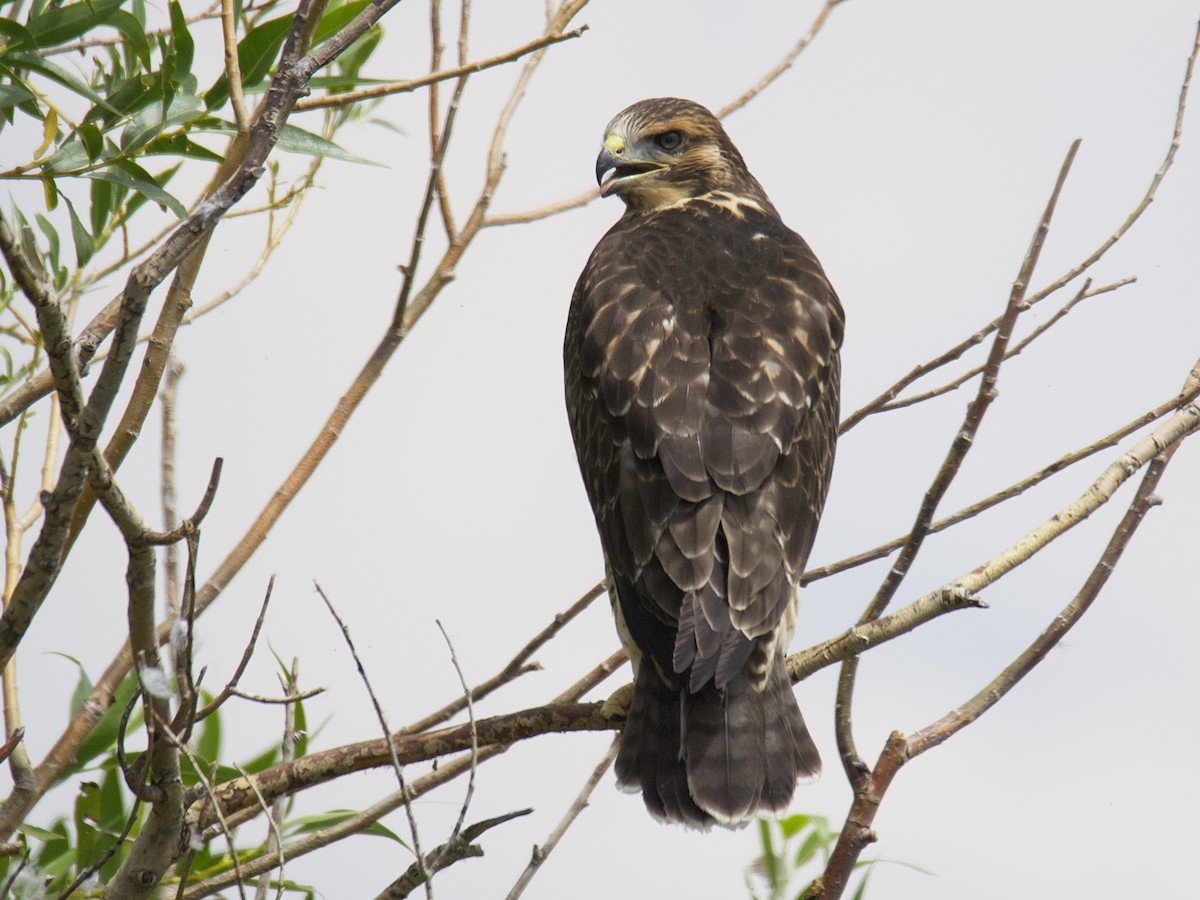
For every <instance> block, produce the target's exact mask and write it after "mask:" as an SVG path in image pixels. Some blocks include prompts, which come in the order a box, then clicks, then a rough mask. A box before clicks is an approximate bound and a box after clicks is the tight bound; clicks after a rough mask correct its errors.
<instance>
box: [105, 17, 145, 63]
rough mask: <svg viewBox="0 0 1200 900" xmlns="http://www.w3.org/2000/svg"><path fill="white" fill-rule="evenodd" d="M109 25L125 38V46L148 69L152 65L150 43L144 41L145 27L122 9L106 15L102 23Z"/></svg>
mask: <svg viewBox="0 0 1200 900" xmlns="http://www.w3.org/2000/svg"><path fill="white" fill-rule="evenodd" d="M104 24H105V25H109V26H111V27H113V28H115V29H117V31H119V32H121V35H122V36H123V37H124V38H125V46H126V47H128V48H129V49H130V50H132V51H133V53H134V55H135V56H136V57H137V58H138V61H139V62H141V64H142V65H143V66H144V67H145V68H147V69H149V68H150V67H151V65H152V63H151V61H150V41H149V40H147V39H146V31H145V27H144V26H143V25H142V24H141V23H140V22H138V20H137V18H136V17H135V16H133V15H132V14H130V13H127V12H125V10H123V9H115V10H113V11H112V12H111V13H109V14H108V18H107V20H106V21H105V23H104Z"/></svg>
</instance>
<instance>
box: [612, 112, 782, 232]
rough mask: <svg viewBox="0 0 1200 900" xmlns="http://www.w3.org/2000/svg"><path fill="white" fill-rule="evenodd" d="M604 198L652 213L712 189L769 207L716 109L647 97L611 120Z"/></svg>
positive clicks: (631, 209)
mask: <svg viewBox="0 0 1200 900" xmlns="http://www.w3.org/2000/svg"><path fill="white" fill-rule="evenodd" d="M596 181H597V182H599V184H600V196H602V197H607V196H608V195H609V194H616V195H617V196H619V197H620V198H621V199H622V200H624V201H625V205H626V206H627V207H629V209H630V211H631V212H650V211H653V210H655V209H660V208H662V207H664V206H670V205H672V204H674V203H678V202H680V201H682V200H687V199H689V198H692V197H699V196H702V195H704V194H707V193H710V192H712V191H724V192H727V193H729V194H731V195H733V196H735V197H744V198H747V199H753V200H756V201H758V202H759V203H760V204H765V205H769V202H768V201H767V198H766V196H765V194H764V193H763V190H762V188H761V187H760V186H759V184H758V182H757V181H755V180H754V177H753V176H752V175H751V174H750V173H749V172H748V171H747V170H746V163H745V161H744V160H743V159H742V155H741V154H740V153H738V150H737V148H736V147H735V146H733V142H732V141H731V140H730V139H729V135H727V134H726V133H725V129H724V128H722V127H721V123H720V122H719V121H718V120H717V117H716V116H714V115H713V114H712V113H711V112H709V111H708V110H707V109H705V108H704V107H703V106H701V105H700V104H699V103H693V102H692V101H691V100H679V99H676V98H674V97H659V98H656V99H653V100H641V101H639V102H637V103H635V104H633V106H630V107H629V108H627V109H625V110H622V111H621V112H620V113H618V114H617V116H616V117H615V118H614V119H613V120H612V121H611V122H609V123H608V128H607V130H606V131H605V134H604V148H603V149H602V150H601V151H600V156H599V157H598V158H597V159H596Z"/></svg>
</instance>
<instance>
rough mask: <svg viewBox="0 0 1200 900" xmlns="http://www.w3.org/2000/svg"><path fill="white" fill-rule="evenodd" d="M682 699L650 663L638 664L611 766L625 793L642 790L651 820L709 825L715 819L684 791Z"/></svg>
mask: <svg viewBox="0 0 1200 900" xmlns="http://www.w3.org/2000/svg"><path fill="white" fill-rule="evenodd" d="M681 700H682V694H681V692H680V690H679V689H677V688H672V687H670V686H669V685H667V684H666V683H665V682H663V680H662V679H661V678H659V677H658V674H657V673H656V672H655V671H654V666H653V665H651V664H650V663H646V664H645V665H643V666H641V667H639V669H638V675H637V679H636V681H635V682H634V688H633V702H632V703H631V704H630V706H629V714H628V717H627V718H626V720H625V730H624V732H623V733H622V735H621V746H620V747H619V748H618V750H617V759H616V762H615V763H614V765H613V768H614V771H615V772H616V775H617V786H618V787H619V788H621V790H623V791H641V792H642V799H643V800H644V801H645V803H646V808H647V809H648V810H649V811H650V814H651V815H652V816H654V818H656V819H659V820H660V821H664V822H682V823H684V824H685V825H689V826H691V827H692V828H700V829H707V828H710V827H711V826H712V824H713V818H712V816H710V815H708V814H707V813H706V812H704V810H702V809H701V808H700V807H698V806H697V805H696V803H695V801H694V800H693V799H692V796H691V794H690V793H689V792H688V784H687V769H686V767H685V766H684V763H683V760H682V758H681V753H680V749H679V748H680V739H679V733H680V724H681V718H682V717H681V712H680V703H681Z"/></svg>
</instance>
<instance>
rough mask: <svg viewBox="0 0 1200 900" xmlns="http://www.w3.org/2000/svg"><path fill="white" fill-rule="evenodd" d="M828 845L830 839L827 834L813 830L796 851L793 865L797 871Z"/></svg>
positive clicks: (817, 829) (820, 830)
mask: <svg viewBox="0 0 1200 900" xmlns="http://www.w3.org/2000/svg"><path fill="white" fill-rule="evenodd" d="M829 844H830V838H829V836H828V833H827V832H824V831H822V829H820V828H814V829H813V830H812V831H811V832H809V835H808V837H806V838H805V839H804V841H803V842H802V843H801V844H800V849H799V850H797V851H796V859H795V862H794V863H793V865H794V866H795V867H796V868H797V869H799V868H800V867H801V866H803V865H805V864H806V863H807V862H808V861H809V860H811V859H812V858H813V857H814V856H816V854H817V851H818V850H820V849H822V848H823V847H827V846H829Z"/></svg>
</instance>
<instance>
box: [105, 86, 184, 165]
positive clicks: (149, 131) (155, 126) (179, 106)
mask: <svg viewBox="0 0 1200 900" xmlns="http://www.w3.org/2000/svg"><path fill="white" fill-rule="evenodd" d="M202 110H203V106H202V105H201V103H200V98H199V97H192V96H189V95H186V94H180V95H179V96H177V97H175V98H174V99H172V100H171V104H170V106H169V107H168V109H167V114H166V116H165V117H164V116H163V108H162V106H160V105H159V104H157V103H154V104H150V105H148V106H146V107H145V108H143V109H142V111H141V112H139V113H138V114H137V116H136V117H135V118H134V119H133V121H131V122H130V123H129V124H128V125H126V126H125V129H124V130H123V131H122V132H121V150H122V152H124V153H132V152H134V151H135V150H137V149H138V148H139V147H142V146H144V145H145V144H148V143H150V141H152V140H154V138H156V137H157V136H158V135H159V134H160V133H161V132H162V130H163V129H164V128H169V127H171V126H173V125H182V124H185V123H187V122H191V121H193V120H194V119H197V118H199V114H200V112H201V111H202Z"/></svg>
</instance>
